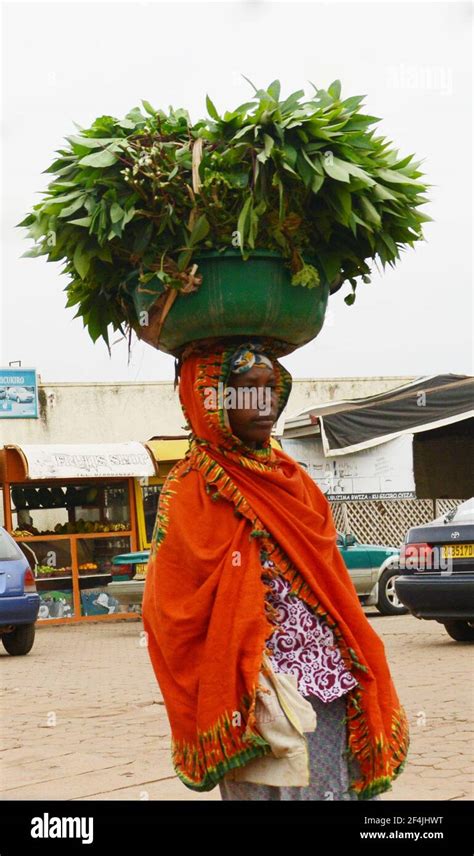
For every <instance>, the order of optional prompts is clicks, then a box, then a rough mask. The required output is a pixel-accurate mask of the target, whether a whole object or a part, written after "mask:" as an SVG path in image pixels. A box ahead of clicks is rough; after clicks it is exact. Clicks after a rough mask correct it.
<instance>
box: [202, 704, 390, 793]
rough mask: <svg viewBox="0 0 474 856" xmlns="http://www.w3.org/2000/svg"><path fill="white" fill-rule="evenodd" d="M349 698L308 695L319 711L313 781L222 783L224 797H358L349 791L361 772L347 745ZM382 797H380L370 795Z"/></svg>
mask: <svg viewBox="0 0 474 856" xmlns="http://www.w3.org/2000/svg"><path fill="white" fill-rule="evenodd" d="M346 698H347V695H342V696H339V698H336V699H334V700H333V701H331V702H323V701H321V700H320V699H319V698H318V697H317V696H315V695H312V696H308V701H310V702H311V704H312V705H313V707H314V709H315V711H316V714H317V727H316V729H315V731H310V732H308V733H307V734H306V739H307V742H308V750H309V766H310V784H309V785H307V786H302V787H296V786H293V787H276V786H274V785H257V784H255V783H254V782H232V781H226V779H225V777H224V779H222V780H221V781H220V782H219V788H220V792H221V796H222V799H223V800H357V799H358V797H357V794H355V793H354V792H353V791H349V784H350V781H351V779H352V778H354V776H356V775H357V773H358V761H357V759H356V758H354V756H353V755H352V754H351V753H349V751H348V747H347V736H346V724H345V722H344V717H345V716H346ZM369 799H371V800H379V799H380V796H379V795H376V796H374V797H370V798H369Z"/></svg>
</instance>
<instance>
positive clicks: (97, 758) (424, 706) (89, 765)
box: [0, 609, 474, 801]
mask: <svg viewBox="0 0 474 856" xmlns="http://www.w3.org/2000/svg"><path fill="white" fill-rule="evenodd" d="M367 614H368V615H369V616H370V620H371V621H372V622H373V625H374V627H375V629H376V631H377V632H378V633H379V634H380V636H381V637H382V638H383V640H384V644H385V648H386V652H387V656H388V659H389V663H390V668H391V671H392V674H393V678H394V681H395V685H396V687H397V691H398V694H399V696H400V699H401V701H402V703H403V704H404V706H405V708H406V710H407V713H408V717H409V721H410V730H411V746H410V755H409V760H408V762H407V767H406V769H405V770H404V772H403V773H402V774H401V776H400V778H399V780H398V781H396V782H395V783H394V784H393V787H392V790H391V791H388V792H387V793H385V794H383V795H382V799H383V800H389V801H390V800H397V799H409V800H440V799H448V800H469V799H472V798H473V796H474V789H473V781H472V770H473V763H472V762H473V759H472V749H473V745H474V740H473V689H472V685H473V681H472V665H473V652H474V648H473V647H472V645H470V644H469V643H456V642H454V641H452V640H451V639H450V638H449V637H448V635H447V634H446V632H445V631H444V628H443V627H442V626H441V625H439V624H437V623H436V622H422V621H418V620H417V619H415V618H412V617H411V616H409V615H404V616H393V617H392V616H380V615H378V614H377V613H376V612H375V611H374V610H371V609H367ZM0 648H1V653H0V656H1V657H2V664H1V665H2V672H3V686H4V691H3V693H2V703H1V706H2V711H1V715H2V722H3V726H4V727H3V729H2V735H1V737H0V751H1V761H0V774H1V775H0V792H1V796H2V799H66V800H75V799H80V800H89V799H90V800H96V799H112V800H134V799H137V800H140V799H152V800H160V799H177V800H190V799H192V800H216V799H217V800H220V792H219V789H218V788H215V789H214V790H212V791H210V792H208V793H204V794H198V793H195V792H193V791H191V790H189V788H186V787H185V786H184V785H183V784H182V783H181V782H180V781H179V779H178V778H177V777H176V775H175V774H174V771H173V768H172V765H171V757H170V733H169V726H168V720H167V716H166V710H165V707H164V705H163V702H162V699H161V694H160V691H159V689H158V687H157V684H156V681H155V677H154V673H153V671H152V668H151V664H150V661H149V657H148V653H147V649H146V647H144V646H143V626H142V623H141V621H140V620H137V621H130V622H125V621H122V622H119V621H118V622H110V623H105V622H103V623H99V622H94V623H87V624H83V625H76V626H73V625H70V626H64V625H63V626H57V627H48V626H45V625H43V626H41V627H39V628H38V630H37V634H36V640H35V644H34V647H33V649H32V651H31V652H30V654H28V655H27V656H26V657H10V656H8V655H7V654H6V652H5V651H4V649H3V647H2V646H0Z"/></svg>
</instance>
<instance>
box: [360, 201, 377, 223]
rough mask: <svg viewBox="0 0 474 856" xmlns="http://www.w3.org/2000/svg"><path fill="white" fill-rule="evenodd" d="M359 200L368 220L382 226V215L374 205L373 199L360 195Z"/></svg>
mask: <svg viewBox="0 0 474 856" xmlns="http://www.w3.org/2000/svg"><path fill="white" fill-rule="evenodd" d="M359 201H360V204H361V207H362V211H363V214H364V217H365V219H366V220H368V221H369V223H373V224H374V225H375V226H380V225H381V223H382V220H381V217H380V214H379V212H378V211H377V209H376V208H375V206H374V205H372V203H371V201H370V200H369V199H367V197H366V196H362V195H361V196H359Z"/></svg>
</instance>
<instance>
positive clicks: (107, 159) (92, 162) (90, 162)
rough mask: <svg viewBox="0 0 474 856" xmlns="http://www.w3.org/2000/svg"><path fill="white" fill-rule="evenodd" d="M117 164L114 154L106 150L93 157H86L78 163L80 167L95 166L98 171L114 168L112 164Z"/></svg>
mask: <svg viewBox="0 0 474 856" xmlns="http://www.w3.org/2000/svg"><path fill="white" fill-rule="evenodd" d="M116 162H117V158H116V157H115V155H114V153H113V152H110V151H107V150H104V151H103V152H96V153H95V154H93V155H86V156H85V157H84V158H81V159H80V161H79V162H78V163H79V166H93V167H95V168H96V169H100V168H104V167H107V166H112V164H113V163H116Z"/></svg>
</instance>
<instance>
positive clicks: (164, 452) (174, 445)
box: [145, 437, 281, 463]
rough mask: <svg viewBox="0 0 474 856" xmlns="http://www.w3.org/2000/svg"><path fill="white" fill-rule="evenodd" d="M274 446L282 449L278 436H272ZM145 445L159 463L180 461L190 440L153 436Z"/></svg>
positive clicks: (271, 440)
mask: <svg viewBox="0 0 474 856" xmlns="http://www.w3.org/2000/svg"><path fill="white" fill-rule="evenodd" d="M270 442H271V444H272V446H274V447H276V448H277V449H280V448H281V446H280V443H279V442H278V440H277V439H276V437H271V438H270ZM145 445H146V446H147V447H148V448H149V450H150V452H151V453H152V455H153V456H154V458H155V460H156V461H157V462H158V463H159V462H160V461H161V462H163V463H164V462H165V461H179V460H180V459H181V458H184V456H185V454H186V452H187V451H188V449H189V440H188V438H187V437H184V438H182V437H160V438H158V437H153V438H152V439H151V440H147V441H146V443H145Z"/></svg>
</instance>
